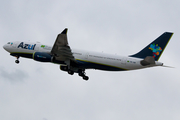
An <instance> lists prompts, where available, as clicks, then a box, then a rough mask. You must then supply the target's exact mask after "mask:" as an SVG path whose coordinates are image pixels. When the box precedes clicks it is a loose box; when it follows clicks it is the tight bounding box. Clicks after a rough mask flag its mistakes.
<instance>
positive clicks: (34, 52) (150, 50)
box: [3, 28, 173, 80]
mask: <svg viewBox="0 0 180 120" xmlns="http://www.w3.org/2000/svg"><path fill="white" fill-rule="evenodd" d="M172 35H173V33H171V32H165V33H163V34H162V35H161V36H159V37H158V38H157V39H155V40H154V41H153V42H151V43H150V44H149V45H147V46H146V47H145V48H144V49H142V50H141V51H140V52H138V53H136V54H134V55H130V56H127V57H125V56H118V55H110V54H105V53H100V52H99V53H98V52H90V51H84V50H77V49H71V47H70V46H69V44H68V40H67V28H66V29H64V30H63V31H62V32H61V33H60V34H59V35H58V36H57V38H56V41H55V43H54V45H53V46H51V45H44V44H41V43H32V42H25V41H15V42H12V41H11V42H8V43H7V44H5V45H4V46H3V48H4V49H5V50H6V51H8V52H9V53H10V55H12V56H15V57H16V58H17V59H16V60H15V62H16V63H17V64H18V63H19V58H20V57H25V58H30V59H34V60H35V61H39V62H51V63H56V64H59V65H60V69H61V70H62V71H66V72H67V73H69V74H70V75H73V74H74V73H78V75H79V76H81V77H82V78H83V79H84V80H88V79H89V77H88V76H87V75H86V73H85V70H86V69H96V70H106V71H127V70H135V69H142V68H148V67H154V66H163V63H161V62H159V61H158V60H159V58H160V56H161V55H162V53H163V51H164V49H165V47H166V45H167V44H168V42H169V40H170V39H171V37H172Z"/></svg>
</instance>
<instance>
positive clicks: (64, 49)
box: [51, 28, 75, 61]
mask: <svg viewBox="0 0 180 120" xmlns="http://www.w3.org/2000/svg"><path fill="white" fill-rule="evenodd" d="M67 30H68V29H67V28H65V29H64V30H63V31H62V32H61V33H60V34H59V35H58V36H57V38H56V41H55V43H54V45H53V48H52V50H51V54H52V55H53V56H54V57H55V59H56V60H58V61H70V60H72V61H75V58H74V56H73V53H72V51H71V48H70V46H69V45H68V40H67Z"/></svg>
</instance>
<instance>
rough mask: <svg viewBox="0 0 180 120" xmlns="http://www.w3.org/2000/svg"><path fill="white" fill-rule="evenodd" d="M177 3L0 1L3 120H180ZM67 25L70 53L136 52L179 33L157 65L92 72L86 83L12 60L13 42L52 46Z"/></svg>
mask: <svg viewBox="0 0 180 120" xmlns="http://www.w3.org/2000/svg"><path fill="white" fill-rule="evenodd" d="M179 6H180V1H179V0H166V1H164V0H148V1H147V0H136V1H132V0H126V1H122V0H78V1H73V0H1V1H0V45H1V47H0V54H1V62H0V119H1V120H179V119H180V114H179V113H180V74H179V71H180V63H179V59H180V55H179V51H180V47H179V45H180V41H179V39H180V29H179V28H180V12H179V11H180V8H179ZM66 27H67V28H68V41H69V44H70V46H71V48H78V49H84V50H92V51H98V52H104V53H111V54H117V55H124V56H127V55H131V54H134V53H136V52H138V51H139V50H141V49H142V48H143V47H145V46H146V45H148V44H149V43H150V42H152V41H153V40H154V39H156V38H157V37H158V36H160V35H161V34H162V33H163V32H166V31H167V32H174V35H173V37H172V39H171V41H170V42H169V44H168V46H167V47H166V50H165V51H164V52H163V55H162V56H161V58H160V62H163V63H164V64H165V65H169V66H173V67H175V68H173V69H172V68H164V67H155V68H148V69H142V70H135V71H126V72H107V71H98V70H87V71H86V73H87V75H88V76H89V77H90V80H89V81H84V80H82V78H81V77H79V76H78V75H77V74H75V75H73V76H70V75H68V74H67V73H66V72H63V71H61V70H60V69H59V65H55V64H50V63H47V64H46V63H40V62H35V61H34V60H32V59H26V58H20V64H18V65H17V64H15V58H14V57H12V56H10V55H9V53H8V52H6V51H5V50H4V49H3V48H2V46H3V45H4V44H6V43H7V42H9V41H29V40H30V41H35V42H36V41H39V42H41V43H43V44H49V45H53V44H54V41H55V39H56V37H57V34H59V33H60V32H61V31H62V30H63V29H64V28H66Z"/></svg>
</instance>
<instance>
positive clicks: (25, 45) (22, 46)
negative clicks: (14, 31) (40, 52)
mask: <svg viewBox="0 0 180 120" xmlns="http://www.w3.org/2000/svg"><path fill="white" fill-rule="evenodd" d="M35 46H36V44H34V45H30V44H24V42H21V43H20V44H19V45H18V47H17V48H23V49H28V50H34V48H35Z"/></svg>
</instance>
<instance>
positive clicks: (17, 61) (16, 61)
mask: <svg viewBox="0 0 180 120" xmlns="http://www.w3.org/2000/svg"><path fill="white" fill-rule="evenodd" d="M16 58H17V60H15V63H17V64H19V56H16Z"/></svg>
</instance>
